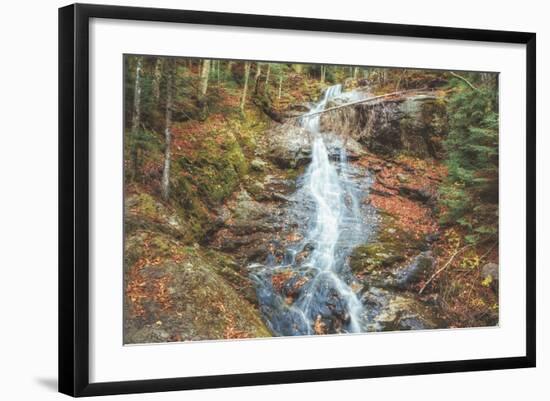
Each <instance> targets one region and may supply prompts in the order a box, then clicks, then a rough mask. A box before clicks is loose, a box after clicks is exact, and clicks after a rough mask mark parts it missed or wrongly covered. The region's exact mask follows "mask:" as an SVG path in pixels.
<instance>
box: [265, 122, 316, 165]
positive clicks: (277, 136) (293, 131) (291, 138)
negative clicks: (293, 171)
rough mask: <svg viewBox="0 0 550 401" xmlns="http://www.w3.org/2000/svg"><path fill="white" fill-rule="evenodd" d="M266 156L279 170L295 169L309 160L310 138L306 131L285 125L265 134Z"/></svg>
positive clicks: (293, 125)
mask: <svg viewBox="0 0 550 401" xmlns="http://www.w3.org/2000/svg"><path fill="white" fill-rule="evenodd" d="M266 135H267V138H268V143H267V149H268V150H267V156H268V157H269V158H270V159H271V160H272V161H273V162H274V163H275V164H277V165H278V166H279V167H281V168H296V167H299V166H303V165H305V164H307V163H308V162H309V161H310V160H311V138H310V135H309V133H308V132H307V130H305V129H304V128H301V127H299V126H297V125H295V124H292V123H287V124H283V125H280V126H278V127H276V128H274V129H272V130H271V131H270V132H268V133H267V134H266Z"/></svg>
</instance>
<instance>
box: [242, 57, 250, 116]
mask: <svg viewBox="0 0 550 401" xmlns="http://www.w3.org/2000/svg"><path fill="white" fill-rule="evenodd" d="M249 76H250V61H245V62H244V85H243V95H242V97H241V107H240V108H241V113H243V112H244V105H245V102H246V92H247V91H248V77H249Z"/></svg>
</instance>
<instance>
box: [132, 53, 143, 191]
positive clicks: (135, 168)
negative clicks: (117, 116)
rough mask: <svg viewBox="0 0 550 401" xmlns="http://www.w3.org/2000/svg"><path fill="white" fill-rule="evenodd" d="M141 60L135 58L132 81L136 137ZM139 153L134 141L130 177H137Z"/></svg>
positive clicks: (135, 134)
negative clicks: (134, 71) (134, 73)
mask: <svg viewBox="0 0 550 401" xmlns="http://www.w3.org/2000/svg"><path fill="white" fill-rule="evenodd" d="M142 64H143V60H142V58H141V57H138V58H137V60H136V80H135V83H134V107H133V113H132V135H133V137H134V138H137V137H138V131H139V124H140V120H141V69H142ZM138 158H139V155H138V145H137V143H134V146H133V147H132V164H133V169H132V170H133V171H132V178H133V179H134V180H136V179H137V176H138V165H139V160H138Z"/></svg>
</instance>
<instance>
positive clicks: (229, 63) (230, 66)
mask: <svg viewBox="0 0 550 401" xmlns="http://www.w3.org/2000/svg"><path fill="white" fill-rule="evenodd" d="M233 64H235V62H234V61H228V62H227V70H226V74H227V75H229V76H231V74H232V72H233Z"/></svg>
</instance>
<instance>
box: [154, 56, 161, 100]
mask: <svg viewBox="0 0 550 401" xmlns="http://www.w3.org/2000/svg"><path fill="white" fill-rule="evenodd" d="M162 60H163V58H162V57H158V58H157V61H156V62H155V70H154V71H153V84H152V86H153V97H154V99H155V102H158V101H159V98H160V79H161V76H162Z"/></svg>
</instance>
